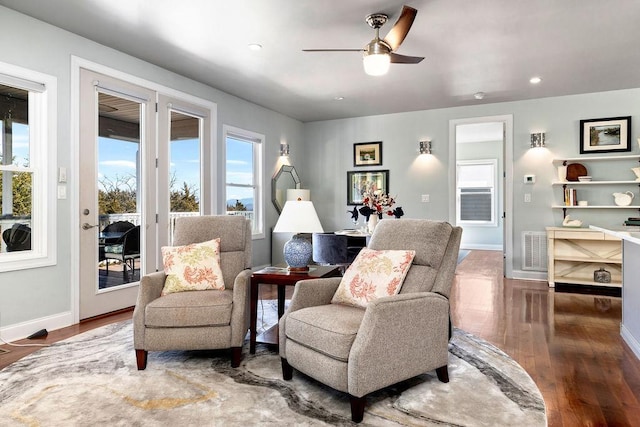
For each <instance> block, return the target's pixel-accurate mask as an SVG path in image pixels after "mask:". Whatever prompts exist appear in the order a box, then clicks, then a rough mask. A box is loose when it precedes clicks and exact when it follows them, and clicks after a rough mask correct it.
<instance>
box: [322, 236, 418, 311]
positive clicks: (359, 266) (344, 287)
mask: <svg viewBox="0 0 640 427" xmlns="http://www.w3.org/2000/svg"><path fill="white" fill-rule="evenodd" d="M415 256H416V252H415V251H405V250H400V251H376V250H373V249H368V248H364V249H362V250H361V251H360V253H359V254H358V256H357V257H356V259H355V260H354V261H353V263H352V264H351V265H350V266H349V268H348V269H347V271H346V272H345V273H344V276H343V277H342V280H341V281H340V285H339V286H338V289H337V290H336V293H335V294H334V295H333V299H332V300H331V302H332V303H337V304H346V305H352V306H355V307H362V308H365V307H366V306H367V304H368V303H369V301H372V300H374V299H377V298H380V297H386V296H391V295H396V294H397V293H398V292H400V288H401V287H402V282H404V278H405V277H406V276H407V272H408V271H409V267H411V263H412V262H413V258H414V257H415Z"/></svg>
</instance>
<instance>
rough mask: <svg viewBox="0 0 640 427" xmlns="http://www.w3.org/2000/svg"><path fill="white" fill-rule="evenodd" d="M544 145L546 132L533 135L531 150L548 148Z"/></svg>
mask: <svg viewBox="0 0 640 427" xmlns="http://www.w3.org/2000/svg"><path fill="white" fill-rule="evenodd" d="M546 146H547V145H546V144H545V143H544V132H539V133H532V134H531V148H537V147H546Z"/></svg>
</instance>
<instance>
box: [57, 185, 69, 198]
mask: <svg viewBox="0 0 640 427" xmlns="http://www.w3.org/2000/svg"><path fill="white" fill-rule="evenodd" d="M66 198H67V186H66V185H58V199H66Z"/></svg>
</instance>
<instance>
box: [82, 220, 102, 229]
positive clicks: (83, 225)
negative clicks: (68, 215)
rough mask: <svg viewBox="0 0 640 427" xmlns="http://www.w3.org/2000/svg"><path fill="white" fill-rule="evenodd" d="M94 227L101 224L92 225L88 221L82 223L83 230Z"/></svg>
mask: <svg viewBox="0 0 640 427" xmlns="http://www.w3.org/2000/svg"><path fill="white" fill-rule="evenodd" d="M94 227H99V225H91V224H89V223H86V222H85V223H84V224H82V229H83V230H90V229H92V228H94Z"/></svg>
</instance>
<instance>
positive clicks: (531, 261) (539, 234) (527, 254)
mask: <svg viewBox="0 0 640 427" xmlns="http://www.w3.org/2000/svg"><path fill="white" fill-rule="evenodd" d="M522 269H523V270H533V271H547V233H545V232H544V231H523V232H522Z"/></svg>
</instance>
